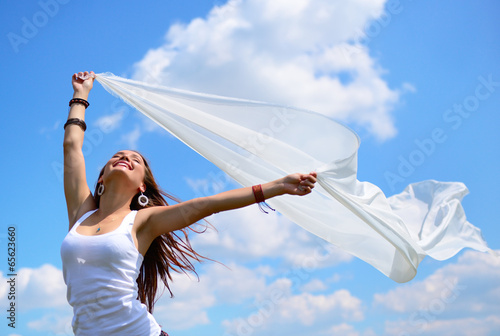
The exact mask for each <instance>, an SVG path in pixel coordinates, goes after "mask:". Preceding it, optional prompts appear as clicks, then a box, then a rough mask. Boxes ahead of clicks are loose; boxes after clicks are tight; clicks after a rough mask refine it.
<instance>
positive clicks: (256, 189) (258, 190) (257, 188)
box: [252, 184, 276, 214]
mask: <svg viewBox="0 0 500 336" xmlns="http://www.w3.org/2000/svg"><path fill="white" fill-rule="evenodd" d="M252 191H253V196H254V197H255V201H256V202H257V204H258V205H259V209H260V210H261V211H262V212H265V213H266V214H267V213H268V212H267V211H266V210H264V208H262V205H264V206H265V207H266V208H268V209H270V210H273V211H276V210H274V209H273V208H271V207H270V206H269V204H267V203H266V202H265V200H266V198H265V197H264V193H263V192H262V185H260V184H257V185H254V186H253V187H252Z"/></svg>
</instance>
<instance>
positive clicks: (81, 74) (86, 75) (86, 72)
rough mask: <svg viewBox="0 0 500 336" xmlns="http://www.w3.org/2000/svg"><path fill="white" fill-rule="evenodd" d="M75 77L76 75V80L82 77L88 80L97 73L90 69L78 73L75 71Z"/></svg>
mask: <svg viewBox="0 0 500 336" xmlns="http://www.w3.org/2000/svg"><path fill="white" fill-rule="evenodd" d="M73 77H74V79H75V80H78V79H81V80H82V81H84V80H87V79H89V78H92V79H94V78H95V73H94V71H90V72H88V71H83V72H82V71H80V72H78V73H75V74H74V75H73Z"/></svg>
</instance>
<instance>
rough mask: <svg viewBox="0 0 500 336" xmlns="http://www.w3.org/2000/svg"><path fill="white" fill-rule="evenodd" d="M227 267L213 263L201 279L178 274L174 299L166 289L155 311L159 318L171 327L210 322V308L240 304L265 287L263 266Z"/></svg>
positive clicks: (176, 327) (173, 288)
mask: <svg viewBox="0 0 500 336" xmlns="http://www.w3.org/2000/svg"><path fill="white" fill-rule="evenodd" d="M228 267H229V268H228ZM228 267H224V266H222V265H220V264H217V263H212V264H210V265H208V266H207V267H206V268H205V271H204V272H203V274H200V281H197V279H196V278H191V279H189V278H187V277H186V275H183V274H175V275H174V281H173V282H172V285H171V289H172V291H173V293H174V295H175V298H174V299H171V298H170V297H169V295H167V294H168V292H167V293H166V294H165V295H164V296H162V297H161V298H160V299H159V300H158V302H157V303H156V306H155V311H154V315H155V318H156V319H157V321H158V322H159V323H160V324H164V325H168V326H169V328H171V329H172V330H173V329H177V330H182V329H188V328H191V327H194V326H196V325H204V324H208V323H210V320H209V318H208V313H207V311H208V309H210V308H212V307H214V306H216V305H223V304H233V303H241V302H242V301H244V300H246V299H248V298H251V297H253V296H254V295H255V293H256V292H261V291H263V290H265V288H266V280H265V274H266V273H267V271H266V270H265V269H264V268H257V269H248V268H245V267H242V266H238V265H236V264H228Z"/></svg>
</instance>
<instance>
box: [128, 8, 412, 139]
mask: <svg viewBox="0 0 500 336" xmlns="http://www.w3.org/2000/svg"><path fill="white" fill-rule="evenodd" d="M384 4H385V0H378V1H369V0H358V1H351V2H346V1H340V0H336V1H332V0H294V1H278V0H276V1H263V0H246V1H242V0H233V1H229V2H228V3H226V4H224V5H222V6H218V7H214V8H213V9H212V10H211V11H210V13H209V14H208V15H207V17H206V18H196V19H193V20H192V21H191V22H190V23H189V24H185V25H183V24H175V25H173V26H171V27H170V29H169V30H168V32H167V34H166V40H165V44H164V45H163V46H161V47H159V48H156V49H151V50H149V51H148V53H147V54H146V55H145V56H144V58H143V59H142V60H141V61H139V62H138V63H137V64H136V72H135V75H134V78H136V79H138V80H144V81H150V82H154V83H161V84H164V85H167V86H173V87H178V88H184V89H189V90H194V91H201V92H209V93H215V94H220V95H225V96H234V97H240V98H248V99H257V100H263V101H269V102H274V103H280V104H286V105H292V106H297V107H302V108H306V109H310V110H315V111H317V112H320V113H323V114H326V115H328V116H332V117H335V118H338V119H342V120H343V121H347V122H353V123H356V124H358V125H361V126H363V127H365V128H366V129H367V130H368V131H369V132H371V134H373V135H374V136H375V137H377V138H379V139H386V138H390V137H392V136H394V135H395V133H396V129H395V126H394V121H393V118H392V116H391V110H392V108H393V106H394V105H395V104H396V103H397V102H398V101H399V97H400V95H401V92H403V91H407V90H408V88H411V86H409V85H408V84H402V88H401V90H395V89H391V88H389V86H388V85H387V83H386V82H385V81H384V80H383V79H382V75H383V73H384V71H383V70H382V69H381V68H380V66H379V65H378V64H377V62H376V61H375V60H374V59H372V58H371V57H370V55H369V51H368V49H367V48H366V47H364V46H362V45H361V44H359V36H360V35H361V36H362V35H363V34H362V32H363V31H364V30H365V29H366V28H367V26H368V25H369V24H370V23H372V22H374V20H377V19H378V18H380V16H381V15H382V13H383V10H384Z"/></svg>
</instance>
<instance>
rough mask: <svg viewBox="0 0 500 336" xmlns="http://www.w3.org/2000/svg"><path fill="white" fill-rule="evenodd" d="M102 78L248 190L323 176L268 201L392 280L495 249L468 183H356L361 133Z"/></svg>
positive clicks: (317, 118) (276, 110)
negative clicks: (476, 216) (306, 175)
mask: <svg viewBox="0 0 500 336" xmlns="http://www.w3.org/2000/svg"><path fill="white" fill-rule="evenodd" d="M96 79H97V81H99V82H100V83H101V84H102V85H103V87H104V88H105V89H106V90H107V91H109V92H110V93H112V94H113V95H116V96H118V97H119V98H121V99H123V100H124V101H125V102H127V103H128V104H130V105H132V106H133V107H135V108H136V109H138V110H139V111H141V112H142V113H143V114H145V115H146V116H147V117H149V118H151V119H152V120H154V121H155V122H156V123H158V124H159V125H160V126H162V127H163V128H164V129H166V130H167V131H168V132H170V133H171V134H173V135H174V136H176V137H177V138H179V139H180V140H181V141H183V142H184V143H185V144H187V145H188V146H189V147H191V148H192V149H193V150H195V151H197V152H198V153H199V154H201V155H202V156H204V157H205V158H206V159H208V160H209V161H211V162H212V163H214V164H215V165H217V166H218V167H219V168H220V169H222V170H223V171H224V172H226V173H227V174H228V175H229V176H231V177H232V178H233V179H234V180H236V181H237V182H239V183H240V184H241V185H243V186H251V185H255V184H259V183H264V182H268V181H271V180H274V179H277V178H280V177H282V176H285V175H287V174H290V173H295V172H311V171H316V172H317V173H318V183H317V186H316V188H315V189H314V190H313V192H312V193H311V194H309V195H307V196H305V197H297V196H289V195H285V196H281V197H276V198H273V199H270V200H269V201H268V203H269V204H270V205H271V206H272V207H274V208H276V209H277V210H278V211H279V212H280V213H281V214H283V215H284V216H286V217H287V218H289V219H290V220H291V221H293V222H294V223H296V224H298V225H300V226H302V227H303V228H304V229H306V230H308V231H310V232H311V233H313V234H315V235H317V236H319V237H321V238H323V239H325V240H326V241H328V242H330V243H332V244H334V245H336V246H338V247H339V248H341V249H343V250H345V251H348V252H349V253H351V254H353V255H355V256H356V257H358V258H360V259H362V260H364V261H366V262H368V263H370V264H371V265H373V266H374V267H375V268H377V269H378V270H380V271H381V272H382V273H384V274H385V275H387V276H388V277H390V278H391V279H393V280H394V281H397V282H406V281H409V280H411V279H412V278H413V277H414V276H415V274H416V272H417V267H418V265H419V263H420V262H421V261H422V259H423V258H424V257H425V256H426V255H429V256H431V257H433V258H435V259H439V260H443V259H447V258H450V257H452V256H453V255H455V254H456V253H457V252H459V251H460V250H461V249H462V248H464V247H469V248H473V249H476V250H479V251H483V252H485V251H489V250H490V249H489V248H488V247H487V245H486V242H485V241H484V240H483V239H482V237H481V233H480V231H479V229H477V228H476V227H474V226H473V225H472V224H470V223H469V222H468V221H467V220H466V218H465V214H464V211H463V208H462V205H461V203H460V202H461V199H462V198H463V196H464V195H466V194H467V192H468V191H467V188H466V187H465V185H464V184H462V183H454V182H446V183H445V182H436V181H424V182H420V183H416V184H412V185H410V186H408V187H407V188H406V189H405V190H404V192H402V193H401V194H399V195H395V196H392V197H390V198H386V197H385V195H384V194H383V193H382V191H381V190H380V189H379V188H378V187H377V186H375V185H373V184H371V183H368V182H360V181H358V180H357V176H356V171H357V150H358V146H359V138H358V136H357V135H356V134H355V133H354V132H353V131H352V130H350V129H348V128H347V127H345V126H343V125H341V124H339V123H337V122H335V121H332V120H331V119H328V118H327V117H325V116H323V115H320V114H317V113H313V112H310V111H305V110H300V109H295V108H291V107H284V106H278V105H273V104H267V103H262V102H255V101H249V100H242V99H235V98H227V97H220V96H214V95H208V94H200V93H193V92H188V91H184V90H177V89H171V88H166V87H160V86H152V85H148V84H145V83H141V82H137V81H132V80H129V79H124V78H120V77H117V76H114V75H113V74H110V73H103V74H98V75H96Z"/></svg>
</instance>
